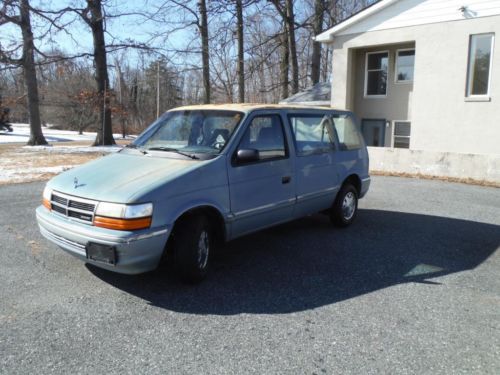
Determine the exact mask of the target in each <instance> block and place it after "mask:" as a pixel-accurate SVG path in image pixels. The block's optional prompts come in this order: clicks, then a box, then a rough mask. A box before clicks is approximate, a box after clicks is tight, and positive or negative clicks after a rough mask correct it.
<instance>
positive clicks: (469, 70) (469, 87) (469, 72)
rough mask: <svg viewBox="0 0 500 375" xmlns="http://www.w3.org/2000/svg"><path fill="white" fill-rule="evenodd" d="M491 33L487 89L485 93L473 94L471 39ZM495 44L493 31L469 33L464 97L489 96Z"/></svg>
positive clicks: (478, 97) (484, 97)
mask: <svg viewBox="0 0 500 375" xmlns="http://www.w3.org/2000/svg"><path fill="white" fill-rule="evenodd" d="M484 35H491V44H490V48H491V49H490V69H489V71H488V89H487V91H486V94H480V95H474V94H472V93H471V90H472V76H473V74H472V72H473V67H472V66H471V57H472V40H473V39H474V37H477V36H484ZM494 46H495V33H479V34H470V35H469V52H468V55H467V78H466V79H467V80H466V91H465V97H466V99H472V101H473V100H474V99H486V100H488V99H489V98H490V92H491V71H492V70H493V51H494Z"/></svg>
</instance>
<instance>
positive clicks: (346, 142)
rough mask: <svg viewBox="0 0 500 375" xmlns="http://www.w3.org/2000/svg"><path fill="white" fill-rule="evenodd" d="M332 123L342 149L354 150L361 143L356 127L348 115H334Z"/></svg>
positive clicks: (359, 146)
mask: <svg viewBox="0 0 500 375" xmlns="http://www.w3.org/2000/svg"><path fill="white" fill-rule="evenodd" d="M333 124H334V126H335V131H336V132H337V136H338V138H339V146H340V149H341V150H342V151H346V150H356V149H358V148H361V145H362V144H363V142H362V140H361V134H360V133H359V131H358V127H357V126H356V124H355V123H354V121H353V120H352V118H351V117H350V116H349V115H347V114H346V115H334V116H333Z"/></svg>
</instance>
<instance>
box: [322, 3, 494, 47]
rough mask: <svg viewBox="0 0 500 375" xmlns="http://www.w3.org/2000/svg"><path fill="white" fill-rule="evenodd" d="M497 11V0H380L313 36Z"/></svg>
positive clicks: (330, 37) (324, 39) (328, 36)
mask: <svg viewBox="0 0 500 375" xmlns="http://www.w3.org/2000/svg"><path fill="white" fill-rule="evenodd" d="M494 15H500V1H498V0H466V1H464V0H381V1H379V2H378V3H375V4H374V5H372V6H370V7H368V8H366V9H365V10H363V11H361V12H360V13H358V14H356V15H354V16H353V17H351V18H348V19H347V20H345V21H344V22H341V23H339V24H337V25H336V26H334V27H332V28H331V29H329V30H327V31H325V32H323V33H321V34H319V35H318V36H316V38H315V40H316V41H318V42H324V43H329V42H332V41H333V38H334V37H335V36H340V35H348V34H357V33H364V32H368V31H377V30H387V29H395V28H400V27H408V26H418V25H425V24H430V23H439V22H448V21H459V20H467V19H474V18H479V17H487V16H494Z"/></svg>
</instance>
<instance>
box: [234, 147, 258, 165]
mask: <svg viewBox="0 0 500 375" xmlns="http://www.w3.org/2000/svg"><path fill="white" fill-rule="evenodd" d="M259 160H260V156H259V150H256V149H254V148H243V149H240V150H238V152H237V153H236V163H238V164H246V163H254V162H256V161H259Z"/></svg>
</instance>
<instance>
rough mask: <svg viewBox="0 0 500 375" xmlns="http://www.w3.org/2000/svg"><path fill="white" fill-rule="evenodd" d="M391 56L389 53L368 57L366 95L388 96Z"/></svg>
mask: <svg viewBox="0 0 500 375" xmlns="http://www.w3.org/2000/svg"><path fill="white" fill-rule="evenodd" d="M388 66H389V54H388V53H387V52H376V53H368V54H367V55H366V77H365V79H366V87H365V95H367V96H370V95H374V96H376V95H386V93H387V70H388Z"/></svg>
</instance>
